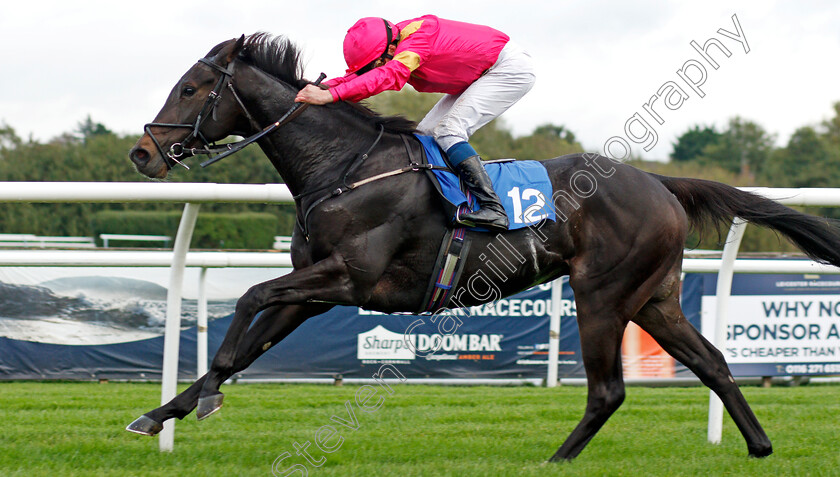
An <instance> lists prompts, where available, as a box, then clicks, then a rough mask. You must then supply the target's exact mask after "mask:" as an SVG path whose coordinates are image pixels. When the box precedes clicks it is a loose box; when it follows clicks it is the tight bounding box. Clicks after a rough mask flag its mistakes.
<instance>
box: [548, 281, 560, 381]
mask: <svg viewBox="0 0 840 477" xmlns="http://www.w3.org/2000/svg"><path fill="white" fill-rule="evenodd" d="M562 298H563V278H558V279H556V280H554V281H553V282H551V319H550V320H549V326H548V371H547V372H548V375H547V376H546V378H545V387H547V388H553V387H555V386H557V368H558V364H559V363H558V362H559V360H560V358H559V357H558V353H559V352H560V300H561V299H562Z"/></svg>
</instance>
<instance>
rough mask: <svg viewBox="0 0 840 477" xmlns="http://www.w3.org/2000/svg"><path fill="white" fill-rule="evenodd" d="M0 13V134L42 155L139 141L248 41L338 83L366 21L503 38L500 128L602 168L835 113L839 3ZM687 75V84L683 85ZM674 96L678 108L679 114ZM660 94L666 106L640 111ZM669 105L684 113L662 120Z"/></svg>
mask: <svg viewBox="0 0 840 477" xmlns="http://www.w3.org/2000/svg"><path fill="white" fill-rule="evenodd" d="M421 4H422V5H423V6H420V5H421ZM0 10H2V11H0V40H2V41H0V58H2V62H0V65H2V66H0V71H2V75H0V124H2V123H3V122H5V123H6V124H8V125H9V126H11V127H13V128H14V129H15V130H16V132H17V133H18V135H19V136H21V137H23V138H28V137H29V136H30V135H31V136H32V137H34V138H35V139H36V140H39V141H46V140H49V139H50V138H52V137H54V136H56V135H58V134H61V133H63V132H70V131H72V130H74V129H75V128H76V126H77V124H78V123H79V122H80V121H82V120H83V119H84V118H85V117H87V116H88V115H90V116H91V118H92V119H93V120H94V121H96V122H100V123H103V124H104V125H105V126H106V127H108V128H109V129H111V130H113V131H115V132H118V133H121V134H122V133H133V134H139V133H140V132H142V127H143V124H144V123H146V122H149V121H151V120H152V118H154V116H155V114H156V113H157V111H158V110H159V109H160V107H161V106H162V104H163V101H164V99H165V97H166V95H167V94H168V92H169V90H170V89H171V87H172V85H173V84H174V83H175V81H176V80H177V79H178V78H179V77H180V76H181V75H182V74H183V73H184V72H185V71H186V70H187V68H189V67H190V66H191V65H192V64H193V63H194V62H195V61H196V59H198V58H199V57H201V56H204V54H205V53H207V51H209V50H210V48H211V47H213V46H214V45H216V44H217V43H219V42H221V41H223V40H226V39H229V38H233V37H235V36H239V35H240V34H243V33H244V34H250V33H253V32H256V31H267V32H270V33H273V34H283V35H287V36H288V37H289V38H291V39H292V40H294V41H295V42H296V43H298V45H299V46H301V47H302V48H303V51H304V58H305V60H306V75H307V77H310V78H315V77H316V76H317V75H318V73H320V72H321V71H324V72H325V73H327V75H328V76H330V77H332V76H336V75H339V74H342V72H343V70H344V68H345V66H344V60H343V58H342V55H341V43H342V39H343V37H344V34H345V32H346V30H347V28H348V27H349V26H350V25H352V24H353V23H354V22H355V21H356V20H357V19H358V18H360V17H364V16H383V17H386V18H388V19H389V20H391V21H393V22H395V23H396V22H399V21H402V20H406V19H409V18H413V17H416V16H420V15H423V14H426V13H432V14H436V15H438V16H440V17H443V18H449V19H453V20H461V21H468V22H472V23H482V24H486V25H490V26H493V27H495V28H497V29H500V30H502V31H504V32H506V33H507V34H509V35H510V36H511V37H512V38H513V40H514V41H516V42H517V43H519V44H521V45H523V46H524V47H525V48H526V49H527V50H528V51H529V52H530V53H531V54H532V56H533V57H534V59H535V61H536V68H537V82H536V85H535V87H534V89H533V90H531V92H530V93H529V94H528V95H527V96H526V97H525V98H523V99H522V100H521V101H520V102H519V103H518V104H517V105H515V106H514V107H513V108H511V109H510V110H509V111H508V112H507V113H505V115H504V116H503V118H505V121H506V125H507V126H508V127H510V128H511V129H512V130H513V132H514V133H515V134H517V135H524V134H530V133H531V132H532V130H533V129H534V127H536V126H539V125H541V124H545V123H554V124H562V125H564V126H566V127H568V128H569V129H571V130H572V131H574V132H575V134H576V135H577V136H578V138H579V139H580V140H581V142H582V143H583V145H584V147H585V148H586V150H588V151H598V152H602V151H603V147H604V144H605V143H606V142H607V141H608V140H609V139H610V138H612V137H620V138H623V139H624V140H627V141H628V143H629V144H631V145H632V147H633V152H634V153H636V154H638V155H641V156H642V157H645V158H648V159H664V158H666V157H667V156H668V154H669V153H670V152H671V144H672V142H673V141H674V140H675V138H676V137H677V136H678V135H679V134H681V133H682V132H684V131H685V130H687V129H688V128H689V127H691V126H693V125H696V124H701V125H716V126H718V127H721V128H722V127H724V126H725V125H726V123H727V121H728V120H729V119H730V118H731V117H733V116H735V115H740V116H742V117H743V118H746V119H750V120H753V121H756V122H758V123H759V124H761V125H762V126H763V127H764V128H765V129H766V130H767V131H768V132H770V133H773V134H776V135H777V142H778V143H779V144H782V145H783V144H785V143H786V142H787V139H788V137H789V136H790V134H791V133H792V132H793V131H794V130H796V129H797V128H799V127H801V126H805V125H817V124H819V123H820V122H821V121H823V120H825V119H828V118H829V117H831V116H832V109H831V105H832V104H833V103H834V102H837V101H840V2H837V1H836V0H826V1H807V2H793V1H788V2H782V1H766V0H765V1H744V2H738V1H726V2H722V1H711V2H709V1H704V2H699V1H695V2H676V1H674V2H665V1H651V0H644V1H634V2H626V1H599V0H594V1H593V0H582V1H562V0H555V1H538V2H536V1H528V0H508V1H498V0H483V1H473V0H459V1H451V0H448V1H438V0H424V1H423V2H405V1H387V2H386V1H367V0H363V1H359V0H354V1H347V0H345V1H334V0H318V1H305V0H295V1H289V0H256V1H249V0H242V1H239V2H222V1H217V0H204V1H180V0H169V1H158V0H146V1H143V2H117V1H84V0H77V1H72V2H70V1H61V2H59V1H37V0H30V1H24V2H21V1H3V2H2V9H0ZM733 15H737V19H738V22H739V23H740V26H741V31H742V34H743V37H745V40H746V41H745V42H741V41H739V40H737V39H733V38H729V37H727V36H726V35H725V34H724V33H718V30H719V29H723V30H726V31H728V32H731V33H733V34H734V33H737V29H736V26H735V24H734V22H733V18H732V16H733ZM710 38H717V39H718V40H719V41H720V43H721V44H722V45H723V46H724V47H725V48H727V49H728V51H729V52H730V53H731V56H729V57H726V56H725V55H724V54H723V53H722V52H721V51H720V50H718V49H717V48H715V47H712V48H711V49H710V53H711V58H712V60H714V61H716V62H717V63H718V69H714V68H713V67H711V66H710V64H709V63H708V62H707V61H706V60H704V59H703V58H702V57H701V55H700V53H698V52H697V51H695V49H694V48H692V46H691V44H690V42H691V41H692V40H694V41H696V42H697V43H698V44H699V45H701V46H702V45H704V44H706V42H707V40H709V39H710ZM744 43H746V45H745V44H744ZM747 47H748V48H749V52H746V51H745V49H746V48H747ZM687 62H688V63H687ZM695 62H696V63H695ZM687 64H688V68H687V69H685V74H686V75H687V79H683V78H681V76H680V75H679V74H678V70H682V69H684V66H685V65H687ZM697 65H700V66H702V67H703V68H704V70H705V73H706V78H705V83H704V84H703V85H702V86H700V87H699V89H700V91H702V94H703V97H701V96H700V93H699V92H697V91H695V90H694V89H693V88H691V86H690V85H688V84H687V81H691V80H693V81H698V79H699V78H700V75H701V74H702V72H701V71H700V69H699V68H698V67H697ZM668 82H672V83H670V85H671V86H668V85H669V83H668ZM673 85H676V87H678V88H679V90H682V91H683V92H684V93H685V95H686V96H687V99H686V98H682V100H681V103H680V102H679V101H678V100H680V98H681V95H680V94H678V93H673V92H674V91H678V90H677V89H675V87H674V86H673ZM663 86H665V89H662V88H663ZM658 92H660V94H661V95H662V97H661V98H659V99H658V102H653V103H650V100H651V97H652V96H654V95H656V94H657V93H658ZM663 93H664V94H663ZM670 93H673V94H675V96H672V97H671V101H672V103H674V104H677V103H680V104H679V107H675V108H674V109H668V108H667V107H665V105H664V103H663V101H664V99H663V98H664V96H665V95H667V94H670ZM646 103H649V104H650V106H649V108H650V109H651V110H652V111H654V112H655V113H657V114H658V116H659V118H658V119H654V117H653V116H652V114H651V113H650V111H647V110H646V108H645V106H644V105H645V104H646ZM635 114H638V115H639V116H638V119H639V120H637V121H635V122H634V123H633V125H632V127H631V132H632V133H634V134H636V135H638V136H642V135H643V134H644V133H645V131H643V128H644V125H643V123H641V120H644V121H646V122H647V123H648V124H649V131H651V136H649V138H648V139H647V140H646V142H645V143H644V144H636V143H634V142H631V138H628V133H627V132H626V131H625V124H626V123H627V121H628V120H629V119H631V118H632V117H633V116H634V115H635ZM659 122H663V123H664V124H659ZM653 133H655V134H656V144H655V145H653V144H651V143H652V141H653V136H652V134H653ZM645 145H647V146H648V149H649V150H647V151H646V150H645ZM115 153H116V154H120V155H122V154H123V153H124V151H115Z"/></svg>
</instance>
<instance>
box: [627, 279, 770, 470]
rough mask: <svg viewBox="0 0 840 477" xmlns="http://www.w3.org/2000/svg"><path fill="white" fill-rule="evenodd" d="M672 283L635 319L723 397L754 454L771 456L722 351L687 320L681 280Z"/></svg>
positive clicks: (767, 441) (665, 348) (766, 442)
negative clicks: (682, 304) (681, 303)
mask: <svg viewBox="0 0 840 477" xmlns="http://www.w3.org/2000/svg"><path fill="white" fill-rule="evenodd" d="M675 273H678V271H677V272H675ZM670 283H671V285H669V286H668V288H667V289H663V290H661V293H660V294H659V295H658V296H656V295H655V296H654V298H653V299H651V301H649V302H648V303H647V304H646V305H645V306H644V307H642V309H641V311H639V313H638V315H636V317H635V318H633V321H634V322H635V323H637V324H638V325H639V326H640V327H641V328H642V329H643V330H645V331H646V332H648V333H649V334H650V335H651V336H652V337H653V338H654V339H655V340H656V341H657V343H659V345H660V346H662V348H663V349H664V350H665V351H667V352H668V354H670V355H671V356H672V357H674V358H675V359H676V360H677V361H679V362H680V363H682V364H683V365H685V366H686V367H687V368H688V369H690V370H691V371H692V372H694V374H695V375H697V377H698V378H700V381H702V382H703V384H705V385H706V386H708V387H709V388H710V389H711V390H712V391H714V392H715V393H716V394H717V395H718V396H719V397H720V399H721V401H723V404H724V406H726V410H727V411H728V412H729V415H730V416H732V419H733V420H734V421H735V424H736V425H737V426H738V429H739V430H740V431H741V434H742V435H743V436H744V439H745V440H746V441H747V449H748V450H749V454H750V455H751V456H753V457H765V456H768V455H770V454H771V453H772V452H773V447H772V445H771V444H770V439H769V438H768V437H767V434H765V433H764V430H763V429H762V428H761V424H759V423H758V419H756V417H755V414H753V412H752V410H751V409H750V406H749V405H748V404H747V401H746V399H744V396H743V395H742V394H741V391H740V389H739V388H738V385H737V384H735V380H734V379H733V378H732V374H731V373H730V371H729V367H728V366H727V365H726V361H725V360H724V358H723V354H721V352H720V351H718V350H717V349H716V348H715V347H714V346H713V345H712V344H711V343H709V341H708V340H706V339H705V338H704V337H703V335H701V334H700V333H699V332H698V331H697V330H696V329H695V328H694V327H693V326H692V325H691V323H689V322H688V320H686V318H685V316H684V315H683V312H682V309H681V308H680V303H679V283H678V281H677V280H672V281H670Z"/></svg>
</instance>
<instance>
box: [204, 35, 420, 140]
mask: <svg viewBox="0 0 840 477" xmlns="http://www.w3.org/2000/svg"><path fill="white" fill-rule="evenodd" d="M221 46H222V45H219V46H218V47H216V48H214V50H217V49H220V48H221ZM214 54H215V53H214V51H211V52H210V54H209V55H208V56H212V55H214ZM238 59H239V60H241V61H244V62H245V63H247V64H249V65H251V66H254V67H256V68H259V69H260V70H262V71H263V72H265V73H266V74H268V75H270V76H272V77H274V78H277V79H278V80H280V81H282V82H284V83H286V84H289V85H291V86H293V87H295V88H298V89H301V88H303V87H304V86H306V84H307V83H308V81H307V80H306V79H304V78H303V63H302V61H301V51H300V50H299V49H298V47H297V46H296V45H295V44H294V43H292V42H291V40H289V39H288V38H286V37H284V36H280V35H278V36H274V35H270V34H268V33H265V32H257V33H254V34H252V35H249V36H248V37H246V39H245V45H244V46H243V48H242V50H241V51H240V53H239V58H238ZM335 107H337V108H346V109H349V110H351V111H354V112H355V114H356V115H357V116H358V117H359V118H361V119H362V120H364V121H368V122H371V123H373V124H374V125H376V126H378V125H380V124H381V125H382V126H383V127H384V128H385V129H386V130H388V131H391V132H396V133H405V134H410V133H413V132H415V130H416V127H417V124H416V123H415V122H414V121H410V120H408V119H406V118H404V117H402V116H380V115H379V114H378V113H376V112H375V111H373V110H371V109H370V108H368V107H367V106H364V105H362V104H359V103H351V102H345V101H342V102H339V103H337V104H336V106H335Z"/></svg>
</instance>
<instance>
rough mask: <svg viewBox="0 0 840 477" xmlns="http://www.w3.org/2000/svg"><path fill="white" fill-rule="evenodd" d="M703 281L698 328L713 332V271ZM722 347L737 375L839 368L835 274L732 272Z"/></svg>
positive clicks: (839, 301)
mask: <svg viewBox="0 0 840 477" xmlns="http://www.w3.org/2000/svg"><path fill="white" fill-rule="evenodd" d="M693 280H699V281H701V282H702V299H701V303H700V308H701V310H702V320H701V321H702V328H701V329H702V331H703V334H704V335H705V336H706V338H707V339H710V340H711V336H712V334H713V332H714V319H715V306H716V304H717V298H716V297H715V287H716V286H717V275H715V274H691V275H689V276H687V277H686V283H688V282H689V281H693ZM726 340H727V342H726V346H725V349H723V350H721V351H723V354H724V356H725V357H726V360H727V362H728V363H729V365H730V368H731V369H732V371H733V374H734V375H736V376H778V375H784V376H788V375H822V374H840V277H838V276H836V275H791V274H784V275H773V274H762V275H753V274H750V275H747V274H739V275H735V277H734V280H733V283H732V297H731V298H730V302H729V323H728V325H727V329H726Z"/></svg>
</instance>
